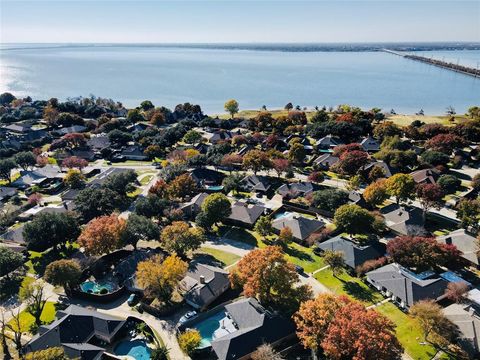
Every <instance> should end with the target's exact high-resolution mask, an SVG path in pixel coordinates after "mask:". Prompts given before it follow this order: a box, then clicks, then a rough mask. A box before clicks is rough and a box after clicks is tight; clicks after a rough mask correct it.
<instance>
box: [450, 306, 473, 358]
mask: <svg viewBox="0 0 480 360" xmlns="http://www.w3.org/2000/svg"><path fill="white" fill-rule="evenodd" d="M443 313H444V315H445V317H446V318H447V319H448V320H450V321H451V322H452V323H454V324H455V325H456V326H457V329H458V331H459V333H460V334H459V335H460V336H459V339H458V340H459V343H460V345H461V346H462V348H463V349H464V350H465V351H467V352H468V353H469V354H470V355H471V356H472V358H473V357H474V355H475V354H478V352H479V351H480V337H479V335H480V316H479V314H478V312H477V311H476V310H475V309H474V307H473V306H472V305H465V304H451V305H449V306H447V307H446V308H444V309H443Z"/></svg>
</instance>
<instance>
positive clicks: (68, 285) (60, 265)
mask: <svg viewBox="0 0 480 360" xmlns="http://www.w3.org/2000/svg"><path fill="white" fill-rule="evenodd" d="M81 276H82V268H81V267H80V264H79V263H78V262H77V261H76V260H73V259H62V260H57V261H54V262H52V263H50V264H48V265H47V268H46V269H45V281H47V282H49V283H50V284H52V285H55V286H63V288H64V289H65V290H66V291H69V290H71V289H72V288H73V287H75V286H76V285H78V283H79V282H80V278H81Z"/></svg>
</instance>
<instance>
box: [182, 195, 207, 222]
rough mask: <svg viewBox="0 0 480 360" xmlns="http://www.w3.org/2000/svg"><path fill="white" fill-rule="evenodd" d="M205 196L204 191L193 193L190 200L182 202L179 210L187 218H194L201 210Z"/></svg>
mask: <svg viewBox="0 0 480 360" xmlns="http://www.w3.org/2000/svg"><path fill="white" fill-rule="evenodd" d="M207 196H208V194H207V193H204V192H202V193H200V194H197V195H195V196H194V197H193V198H192V199H191V200H190V201H188V202H186V203H184V204H182V205H181V206H180V210H182V211H183V214H184V215H185V216H186V217H187V218H194V217H195V216H196V215H197V214H198V213H199V212H200V211H201V210H202V204H203V202H204V201H205V199H206V198H207Z"/></svg>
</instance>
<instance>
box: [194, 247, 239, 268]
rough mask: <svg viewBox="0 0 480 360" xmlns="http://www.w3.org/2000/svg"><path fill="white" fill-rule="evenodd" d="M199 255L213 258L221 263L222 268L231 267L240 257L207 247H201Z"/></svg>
mask: <svg viewBox="0 0 480 360" xmlns="http://www.w3.org/2000/svg"><path fill="white" fill-rule="evenodd" d="M199 253H200V254H208V255H211V256H213V257H214V258H215V260H217V261H218V262H220V263H222V264H223V266H224V267H226V266H229V265H232V264H234V263H235V262H237V261H238V260H240V256H238V255H235V254H232V253H230V252H227V251H222V250H218V249H213V248H209V247H201V248H200V250H199Z"/></svg>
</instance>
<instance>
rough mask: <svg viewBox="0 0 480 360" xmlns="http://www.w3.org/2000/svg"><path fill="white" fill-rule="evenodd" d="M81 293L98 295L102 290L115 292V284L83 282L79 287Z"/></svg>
mask: <svg viewBox="0 0 480 360" xmlns="http://www.w3.org/2000/svg"><path fill="white" fill-rule="evenodd" d="M80 288H81V289H82V291H83V292H86V293H88V292H89V293H93V294H98V293H100V291H102V289H107V291H108V292H109V293H110V292H112V291H113V290H115V284H113V283H112V282H109V281H91V280H88V281H85V282H83V283H82V284H81V285H80Z"/></svg>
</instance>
